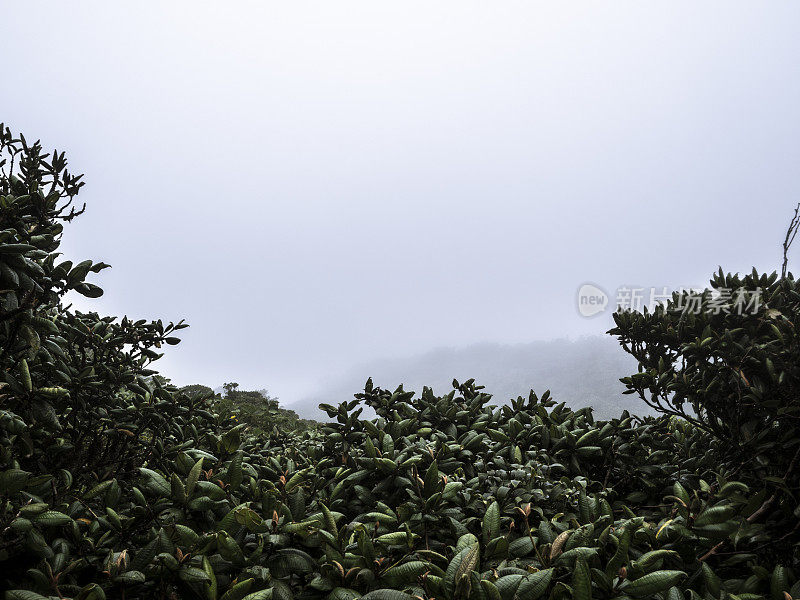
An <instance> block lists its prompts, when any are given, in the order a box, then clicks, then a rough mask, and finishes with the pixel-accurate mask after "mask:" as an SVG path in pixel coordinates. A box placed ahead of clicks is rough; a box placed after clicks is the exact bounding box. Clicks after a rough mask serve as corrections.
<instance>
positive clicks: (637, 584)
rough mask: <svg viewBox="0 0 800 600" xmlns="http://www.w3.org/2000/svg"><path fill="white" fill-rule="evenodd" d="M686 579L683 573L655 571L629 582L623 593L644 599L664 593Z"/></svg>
mask: <svg viewBox="0 0 800 600" xmlns="http://www.w3.org/2000/svg"><path fill="white" fill-rule="evenodd" d="M685 577H686V573H684V572H683V571H654V572H652V573H648V574H647V575H643V576H642V577H639V579H635V580H634V581H630V582H628V584H627V585H625V586H624V587H623V588H622V590H621V591H622V592H623V593H625V594H626V595H628V596H633V597H634V598H643V597H645V596H652V595H654V594H659V593H661V592H664V591H666V590H668V589H669V588H671V587H672V586H674V585H678V583H680V581H682V580H683V579H684V578H685Z"/></svg>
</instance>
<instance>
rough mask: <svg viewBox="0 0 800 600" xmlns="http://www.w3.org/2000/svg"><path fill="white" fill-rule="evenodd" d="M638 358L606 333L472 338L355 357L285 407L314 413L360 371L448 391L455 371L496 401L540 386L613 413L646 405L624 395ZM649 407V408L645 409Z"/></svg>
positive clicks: (389, 383) (575, 403) (353, 383)
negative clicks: (518, 340) (399, 354)
mask: <svg viewBox="0 0 800 600" xmlns="http://www.w3.org/2000/svg"><path fill="white" fill-rule="evenodd" d="M636 366H637V362H636V359H634V358H633V357H632V356H630V355H629V354H627V353H625V352H620V350H619V344H618V343H617V342H616V341H615V340H614V339H613V338H612V337H610V336H606V337H600V336H587V337H582V338H577V339H573V340H570V339H556V340H547V341H535V342H529V343H525V344H493V343H483V344H475V345H472V346H468V347H464V348H437V349H434V350H431V351H429V352H425V353H422V354H417V355H413V356H408V357H404V358H394V359H384V360H376V361H371V362H368V363H366V364H360V365H358V366H356V367H354V368H352V369H350V370H349V371H347V372H346V373H344V374H342V375H341V376H340V377H338V378H336V379H335V380H332V381H326V382H324V383H325V385H322V386H321V387H320V389H319V390H318V391H317V392H315V393H313V394H310V395H309V396H308V397H306V398H303V399H301V400H300V401H298V402H293V403H292V404H290V405H289V408H292V409H293V410H295V411H297V413H298V414H300V415H302V416H304V417H306V418H310V419H319V418H322V417H323V413H321V412H320V411H319V408H318V406H319V404H320V403H330V402H336V401H338V399H340V398H346V397H348V396H349V395H351V394H352V391H353V390H354V389H359V388H360V387H362V386H363V385H364V379H365V373H366V374H368V375H369V376H370V377H372V379H373V380H375V381H380V382H381V384H382V385H383V386H385V387H388V388H391V389H394V388H395V387H397V386H398V385H401V384H402V385H404V386H405V387H406V388H407V389H409V390H417V391H418V392H421V390H422V388H423V387H430V388H432V389H433V390H434V391H437V392H443V393H447V392H448V391H449V390H450V389H451V385H450V382H451V381H452V380H453V378H457V379H460V380H466V379H470V378H474V379H475V380H476V381H480V382H481V384H482V385H484V386H486V389H489V390H492V395H493V399H494V402H496V403H497V404H503V403H507V402H508V401H509V400H510V399H512V398H516V397H517V396H519V395H526V394H527V393H528V391H529V390H531V389H539V387H540V386H541V385H545V386H546V387H547V388H548V389H549V390H550V391H551V392H552V394H553V395H554V396H555V397H556V398H558V399H559V400H561V401H564V402H566V403H567V406H569V407H570V408H574V409H579V408H584V407H587V406H589V407H592V409H593V413H594V416H595V418H601V419H610V418H613V417H618V416H619V415H620V414H621V413H622V411H623V410H629V411H633V412H637V413H645V412H647V407H646V406H643V405H642V403H641V401H639V400H638V399H636V398H632V397H630V396H626V395H624V392H625V386H624V385H623V384H622V383H620V380H619V378H620V377H623V376H625V375H627V374H628V373H630V372H631V371H635V370H636ZM648 414H649V413H648Z"/></svg>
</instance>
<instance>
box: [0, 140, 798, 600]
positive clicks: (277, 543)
mask: <svg viewBox="0 0 800 600" xmlns="http://www.w3.org/2000/svg"><path fill="white" fill-rule="evenodd" d="M82 186H83V179H82V176H81V175H76V174H74V173H72V172H70V171H69V170H68V168H67V161H66V158H65V154H64V152H63V151H62V152H59V151H55V150H54V151H52V152H46V151H45V150H44V149H43V147H42V145H41V144H40V143H38V142H36V143H31V142H29V141H27V140H26V139H25V138H24V136H22V135H16V134H13V133H12V132H11V131H10V130H9V129H8V128H6V127H5V126H2V125H0V363H1V364H2V371H1V374H0V588H2V589H3V590H4V593H5V598H6V599H7V600H41V599H42V598H50V599H79V600H90V599H91V600H97V599H103V598H119V599H125V600H133V599H139V598H142V599H146V598H155V599H162V600H167V599H170V600H171V599H178V598H190V599H191V598H196V599H204V600H292V599H293V598H296V599H298V600H301V599H309V600H311V599H320V600H323V599H324V600H356V599H358V598H363V599H364V600H414V599H416V600H434V599H436V600H537V599H539V598H542V599H549V600H560V599H562V598H563V599H567V598H573V599H575V600H589V599H591V598H598V599H620V600H622V599H626V598H632V599H644V598H654V599H659V600H695V599H712V600H722V599H726V598H732V599H734V600H736V599H741V600H753V599H756V598H770V599H772V600H791V599H792V598H795V599H796V598H800V579H799V578H798V576H800V552H798V544H800V498H799V497H798V492H799V491H800V465H798V461H799V460H800V435H799V434H798V426H799V423H798V420H799V419H800V396H799V395H798V382H799V381H800V360H799V359H800V347H799V346H798V341H799V340H800V332H799V331H798V328H800V284H798V282H797V281H796V280H795V279H794V277H793V275H792V274H791V272H789V271H788V269H787V264H786V263H785V262H784V264H783V265H782V268H781V270H780V273H778V272H777V271H776V272H774V273H758V272H756V270H755V269H754V270H753V271H752V272H750V273H746V274H738V273H725V272H724V271H723V270H722V269H719V270H718V271H717V272H716V273H714V274H713V275H712V277H711V279H710V281H709V286H708V289H707V290H706V291H705V292H703V293H702V294H701V295H700V296H699V299H697V302H698V304H697V308H698V309H699V310H697V311H687V310H686V301H687V298H685V297H683V295H682V294H681V293H676V294H674V295H673V298H672V300H670V301H669V302H667V303H666V304H665V305H662V306H658V307H657V308H656V309H655V310H653V311H644V312H630V311H628V312H619V313H616V314H615V315H614V320H615V327H614V328H613V329H612V330H611V331H610V332H609V335H611V336H613V337H615V338H616V339H617V340H618V342H619V344H620V352H627V353H628V354H630V355H631V356H632V357H633V358H634V359H635V361H636V362H638V365H639V367H638V370H637V372H635V373H631V374H627V375H626V376H625V377H623V378H622V383H623V384H624V386H625V392H626V393H627V394H630V395H631V397H632V398H634V399H636V400H637V402H638V404H639V405H640V406H641V408H642V410H641V413H640V414H643V415H645V416H636V415H635V414H631V413H629V412H628V411H623V412H621V414H619V415H617V416H614V417H613V418H608V419H606V420H597V419H595V418H594V416H593V413H592V410H591V409H590V408H582V409H577V410H575V409H572V408H568V407H567V406H566V405H565V404H564V403H563V402H561V401H560V400H559V399H558V398H553V397H551V395H550V393H549V392H547V391H545V392H543V393H540V394H537V393H534V392H533V391H531V392H530V394H529V395H527V396H522V397H518V398H516V399H514V400H511V402H510V403H508V404H504V403H503V402H502V401H504V400H505V398H499V399H496V400H495V399H493V398H492V396H491V395H490V394H489V392H488V391H486V390H485V389H484V388H483V387H482V386H481V385H479V382H476V381H474V380H472V379H468V380H465V381H455V380H454V381H453V382H452V390H451V391H449V393H446V394H444V395H441V396H436V395H434V393H433V392H432V391H431V389H430V388H427V387H426V388H423V389H422V390H416V391H418V392H419V393H418V394H414V392H413V391H411V390H405V389H404V388H403V387H402V386H401V387H399V388H397V389H394V390H387V389H382V388H381V387H379V386H377V385H374V384H373V382H372V380H368V381H367V382H366V385H365V386H364V389H363V390H362V391H360V392H359V393H357V394H355V396H354V397H353V398H352V399H343V400H342V401H341V402H340V403H334V404H323V405H322V406H321V408H322V409H323V410H324V411H325V413H326V414H327V417H328V420H327V421H325V422H322V423H319V424H315V423H310V422H307V421H302V420H299V419H297V416H296V415H293V414H290V413H288V412H287V411H282V410H281V409H280V408H279V407H278V406H277V405H276V404H270V403H269V399H265V398H263V396H260V395H258V396H254V395H253V394H252V393H247V392H241V391H239V390H238V389H237V388H236V387H235V386H234V385H233V384H232V385H231V387H230V388H229V389H228V390H227V392H228V393H227V394H226V395H225V396H224V397H223V396H220V395H218V394H214V392H213V391H211V390H208V389H204V388H202V386H193V387H191V388H185V389H179V388H178V387H176V386H174V385H172V384H171V383H170V380H169V379H168V376H169V374H168V373H165V374H161V373H159V372H158V371H157V370H155V369H154V363H155V361H156V360H158V359H159V358H160V357H161V356H162V354H163V352H164V351H165V350H166V348H167V347H168V346H174V345H177V344H178V343H179V341H180V339H179V337H178V336H179V335H180V334H179V332H180V331H181V330H182V329H184V328H185V327H187V324H186V323H184V322H183V321H179V322H176V323H165V322H163V321H161V320H152V321H147V320H136V321H134V320H131V319H128V318H121V319H120V318H115V317H113V316H105V315H100V314H97V313H96V312H81V311H78V310H75V309H72V308H70V307H69V306H68V304H67V303H66V302H65V300H64V298H65V295H67V294H71V293H77V294H81V295H83V296H86V297H88V298H96V297H98V296H100V295H101V294H102V289H101V288H100V287H98V285H97V284H96V283H93V282H92V281H90V280H91V279H94V276H95V275H96V274H97V273H99V272H101V271H102V270H103V269H105V268H106V267H107V266H108V265H106V264H104V263H102V262H93V261H91V260H85V261H82V262H72V261H70V260H67V259H65V258H63V257H62V256H61V254H60V253H59V245H60V243H61V239H62V236H63V234H64V232H65V229H68V226H69V224H70V222H72V220H73V219H75V218H79V216H80V214H81V213H82V212H83V210H84V208H85V207H84V206H83V205H82V204H81V203H80V201H79V200H78V194H79V191H80V190H81V187H82ZM795 214H796V213H795ZM796 231H797V219H796V218H795V219H794V220H793V221H792V223H791V225H790V229H789V232H788V233H787V238H786V241H785V242H784V250H787V249H788V246H789V245H791V241H793V236H794V232H796ZM725 290H743V291H744V292H746V293H747V294H750V296H752V295H754V294H756V293H758V295H759V297H760V302H759V303H757V304H753V303H750V304H749V305H748V306H747V307H745V308H746V309H747V310H741V308H742V306H741V305H740V304H737V297H736V296H735V295H731V296H728V295H726V294H724V293H722V294H721V293H719V292H720V291H725ZM176 351H179V350H176ZM378 383H379V382H378ZM542 385H546V382H542ZM259 397H260V398H261V400H263V401H264V403H265V404H264V405H263V406H262V405H261V404H260V402H261V400H259ZM367 408H368V409H370V411H371V413H370V414H374V415H375V416H374V417H372V418H366V417H364V416H362V413H363V411H364V410H365V409H367ZM654 414H655V416H654Z"/></svg>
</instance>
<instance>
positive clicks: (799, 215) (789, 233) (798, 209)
mask: <svg viewBox="0 0 800 600" xmlns="http://www.w3.org/2000/svg"><path fill="white" fill-rule="evenodd" d="M798 227H800V204H798V205H797V206H795V208H794V215H793V216H792V220H791V221H789V229H787V230H786V237H785V238H784V240H783V264H782V265H781V279H785V278H786V265H787V264H788V263H789V248H790V247H791V245H792V242H794V237H795V236H796V235H797V229H798Z"/></svg>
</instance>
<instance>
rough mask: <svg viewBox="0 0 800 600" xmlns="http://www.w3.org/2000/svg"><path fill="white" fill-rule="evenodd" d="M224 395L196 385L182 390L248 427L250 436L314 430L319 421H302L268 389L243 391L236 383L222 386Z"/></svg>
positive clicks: (224, 418) (218, 412)
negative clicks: (206, 401) (199, 397)
mask: <svg viewBox="0 0 800 600" xmlns="http://www.w3.org/2000/svg"><path fill="white" fill-rule="evenodd" d="M222 390H223V391H222V393H215V392H214V390H212V389H211V388H210V387H207V386H204V385H200V384H194V385H187V386H184V387H182V388H181V389H180V391H181V392H183V393H185V394H188V395H190V396H197V395H202V396H203V397H204V398H205V399H208V400H209V404H210V408H211V410H212V411H213V412H214V413H216V414H217V415H218V416H219V417H220V418H222V419H223V420H230V421H233V422H234V423H233V424H239V423H242V424H245V425H248V426H249V427H248V433H250V434H251V435H260V434H263V433H265V432H272V433H273V434H275V435H277V432H278V431H290V432H302V431H308V430H309V429H314V428H315V427H316V426H317V423H316V421H311V420H309V419H301V418H300V417H299V416H298V415H297V413H296V412H295V411H293V410H290V409H288V408H284V407H282V406H281V405H280V404H279V403H278V399H277V398H273V397H272V396H270V395H269V392H267V390H240V389H239V384H238V383H235V382H231V383H226V384H224V385H223V386H222Z"/></svg>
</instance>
